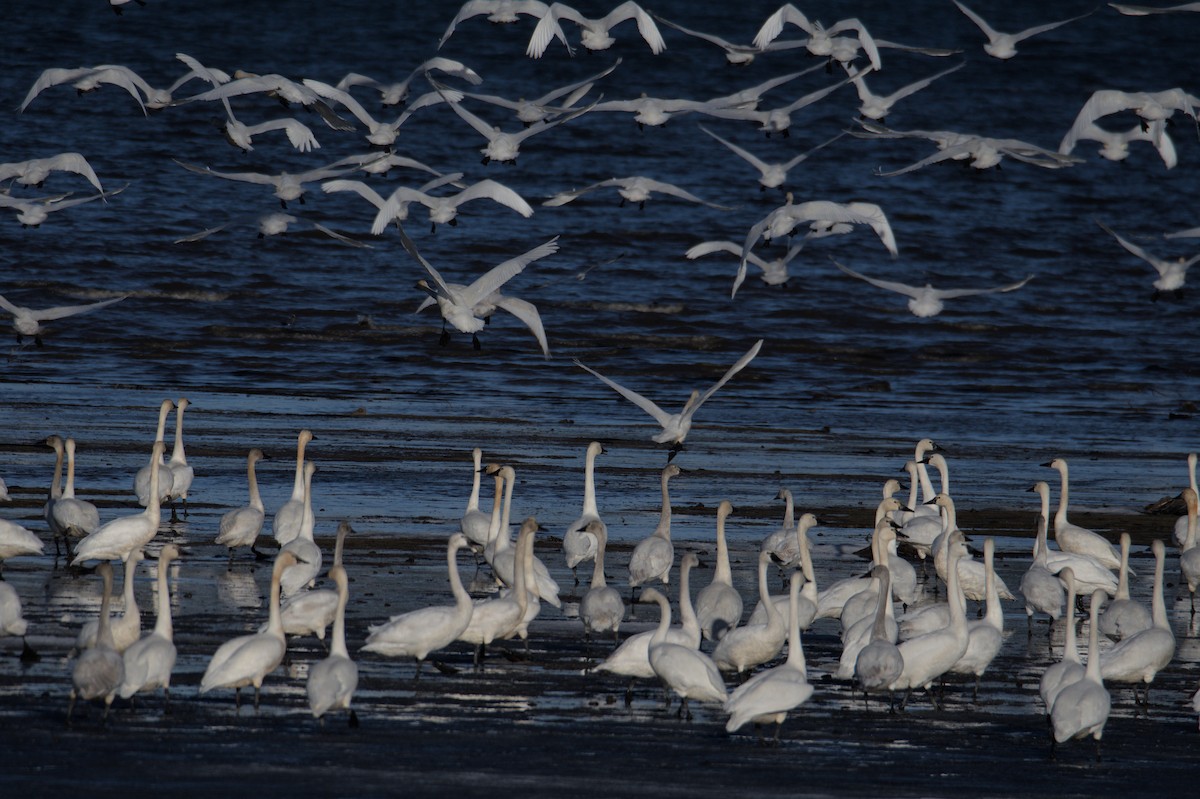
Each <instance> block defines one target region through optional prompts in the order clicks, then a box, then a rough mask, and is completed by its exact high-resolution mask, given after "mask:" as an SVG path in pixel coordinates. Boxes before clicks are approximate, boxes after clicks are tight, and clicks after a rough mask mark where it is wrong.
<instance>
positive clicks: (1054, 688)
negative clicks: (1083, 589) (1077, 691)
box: [1038, 566, 1083, 716]
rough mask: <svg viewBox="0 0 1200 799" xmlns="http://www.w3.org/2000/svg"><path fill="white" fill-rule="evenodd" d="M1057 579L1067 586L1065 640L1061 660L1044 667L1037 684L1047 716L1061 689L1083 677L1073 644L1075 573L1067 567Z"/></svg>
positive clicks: (1074, 644) (1076, 650) (1080, 663)
mask: <svg viewBox="0 0 1200 799" xmlns="http://www.w3.org/2000/svg"><path fill="white" fill-rule="evenodd" d="M1059 577H1060V578H1061V579H1062V581H1063V582H1064V583H1066V584H1067V602H1066V608H1067V625H1066V638H1065V639H1064V641H1063V654H1062V659H1061V660H1059V661H1058V662H1057V663H1051V664H1050V665H1049V666H1047V667H1046V670H1045V671H1043V672H1042V679H1041V681H1040V683H1039V684H1038V694H1039V695H1040V696H1041V697H1042V704H1043V705H1044V706H1045V709H1046V715H1047V716H1049V715H1050V711H1051V710H1053V709H1054V700H1055V699H1057V698H1058V695H1059V693H1061V692H1062V689H1064V688H1066V687H1067V686H1068V685H1070V684H1071V683H1073V682H1075V681H1076V680H1078V679H1079V678H1081V677H1082V676H1083V661H1081V660H1080V659H1079V647H1078V645H1077V644H1076V643H1075V572H1074V571H1072V570H1071V567H1070V566H1068V567H1067V568H1065V569H1063V570H1062V571H1061V572H1059Z"/></svg>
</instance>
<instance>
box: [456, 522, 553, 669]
mask: <svg viewBox="0 0 1200 799" xmlns="http://www.w3.org/2000/svg"><path fill="white" fill-rule="evenodd" d="M537 530H538V525H537V520H536V519H534V518H533V517H530V518H528V519H526V520H525V521H524V522H523V523H522V524H521V530H520V532H519V533H517V545H516V575H515V579H514V581H513V586H512V590H511V591H508V592H506V593H504V594H501V595H500V596H498V597H496V598H495V599H486V600H482V601H478V602H476V603H475V607H474V609H472V611H471V621H470V623H469V624H467V628H466V629H465V630H463V632H462V634H461V635H459V636H458V640H460V641H466V642H467V643H469V644H474V645H475V668H476V669H479V668H482V667H483V659H484V656H485V655H486V654H487V646H488V644H490V643H492V641H494V640H496V639H497V638H509V637H511V636H513V635H514V634H516V632H517V627H518V626H519V625H520V624H521V623H522V622H523V621H524V620H525V614H526V612H527V611H528V610H529V599H530V592H529V583H528V579H527V577H526V573H525V568H526V561H527V558H526V550H529V551H530V552H532V550H533V536H534V535H535V534H536V533H537ZM526 640H528V639H526Z"/></svg>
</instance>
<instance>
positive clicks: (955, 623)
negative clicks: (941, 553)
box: [946, 541, 967, 630]
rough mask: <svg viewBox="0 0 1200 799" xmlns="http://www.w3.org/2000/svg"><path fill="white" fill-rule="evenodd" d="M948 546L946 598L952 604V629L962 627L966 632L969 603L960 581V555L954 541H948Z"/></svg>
mask: <svg viewBox="0 0 1200 799" xmlns="http://www.w3.org/2000/svg"><path fill="white" fill-rule="evenodd" d="M946 546H948V547H949V548H950V549H949V551H948V552H947V553H946V556H947V561H946V571H947V573H946V577H947V580H946V596H947V599H948V600H949V602H950V626H951V627H952V628H959V627H961V628H962V629H964V630H965V629H966V626H967V607H966V605H967V602H966V597H964V596H963V593H962V588H961V587H959V581H958V559H959V557H960V555H959V552H958V547H957V546H955V542H954V541H947V542H946Z"/></svg>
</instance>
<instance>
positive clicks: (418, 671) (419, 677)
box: [413, 658, 425, 682]
mask: <svg viewBox="0 0 1200 799" xmlns="http://www.w3.org/2000/svg"><path fill="white" fill-rule="evenodd" d="M423 665H425V661H424V660H421V659H420V658H418V659H417V671H416V673H415V674H413V682H416V681H417V680H419V679H421V666H423Z"/></svg>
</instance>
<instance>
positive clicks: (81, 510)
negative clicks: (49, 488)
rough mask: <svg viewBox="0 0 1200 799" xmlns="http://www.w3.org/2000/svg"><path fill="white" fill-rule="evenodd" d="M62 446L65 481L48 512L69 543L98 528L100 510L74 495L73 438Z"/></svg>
mask: <svg viewBox="0 0 1200 799" xmlns="http://www.w3.org/2000/svg"><path fill="white" fill-rule="evenodd" d="M64 446H65V449H66V453H67V482H66V484H65V485H64V486H63V490H62V496H60V497H59V498H58V499H57V500H55V502H54V504H53V506H52V507H51V511H50V512H51V515H52V516H53V517H54V526H55V527H56V528H57V529H58V531H59V534H60V535H62V536H63V537H64V538H65V539H67V541H68V543H69V542H70V539H72V538H83V537H84V536H87V535H91V534H92V533H94V532H96V530H98V529H99V528H100V511H99V510H97V509H96V506H95V505H93V504H92V503H91V502H88V501H87V500H83V499H80V498H79V497H77V496H75V439H73V438H68V439H67V440H66V443H65V445H64Z"/></svg>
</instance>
